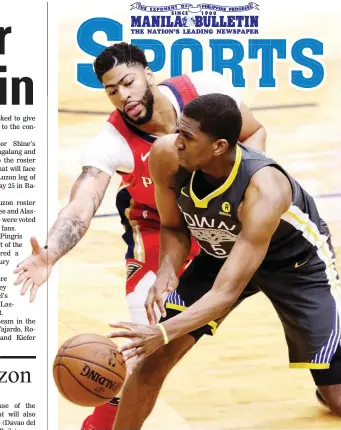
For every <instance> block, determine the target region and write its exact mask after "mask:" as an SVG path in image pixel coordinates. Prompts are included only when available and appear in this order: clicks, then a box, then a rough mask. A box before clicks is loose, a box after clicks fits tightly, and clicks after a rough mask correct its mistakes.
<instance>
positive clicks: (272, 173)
mask: <svg viewBox="0 0 341 430" xmlns="http://www.w3.org/2000/svg"><path fill="white" fill-rule="evenodd" d="M278 167H279V166H276V165H269V166H264V167H263V168H262V169H260V170H258V171H257V172H256V173H255V174H254V175H253V176H252V177H251V180H250V183H249V186H248V192H249V193H250V192H251V193H256V194H257V195H258V196H259V197H264V198H265V199H266V200H267V201H268V202H269V203H272V204H277V205H280V206H281V205H282V204H283V203H284V204H286V205H287V204H288V203H290V202H291V199H292V189H291V185H290V180H289V178H288V177H287V176H286V174H285V173H284V172H283V171H282V170H281V169H280V168H278Z"/></svg>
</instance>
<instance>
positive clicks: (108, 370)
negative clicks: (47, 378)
mask: <svg viewBox="0 0 341 430" xmlns="http://www.w3.org/2000/svg"><path fill="white" fill-rule="evenodd" d="M125 376H126V365H125V362H124V360H123V357H122V354H120V353H118V352H117V345H115V344H114V342H112V341H111V340H110V339H108V338H107V337H105V336H100V335H98V334H80V335H77V336H74V337H72V338H71V339H69V340H67V341H66V342H65V343H63V345H62V346H61V347H60V348H59V350H58V353H57V356H56V358H55V360H54V363H53V377H54V380H55V383H56V385H57V388H58V390H59V392H60V394H61V395H62V396H64V397H65V398H66V399H67V400H70V402H72V403H75V404H76V405H79V406H97V405H101V404H104V403H106V402H107V401H108V400H110V399H112V398H113V397H115V395H116V394H117V393H118V392H119V391H120V390H121V388H122V385H123V382H124V379H125Z"/></svg>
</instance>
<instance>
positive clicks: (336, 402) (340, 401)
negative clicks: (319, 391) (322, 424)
mask: <svg viewBox="0 0 341 430" xmlns="http://www.w3.org/2000/svg"><path fill="white" fill-rule="evenodd" d="M328 407H329V410H330V412H331V413H332V414H334V415H336V416H337V417H341V396H339V397H337V398H335V399H334V398H333V399H331V400H329V402H328Z"/></svg>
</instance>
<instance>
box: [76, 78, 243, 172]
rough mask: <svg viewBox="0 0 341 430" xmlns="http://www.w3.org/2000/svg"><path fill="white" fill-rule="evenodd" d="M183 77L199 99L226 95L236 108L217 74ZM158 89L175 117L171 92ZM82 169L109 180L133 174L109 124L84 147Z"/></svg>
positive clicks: (129, 154) (131, 161)
mask: <svg viewBox="0 0 341 430" xmlns="http://www.w3.org/2000/svg"><path fill="white" fill-rule="evenodd" d="M187 76H188V77H189V78H190V80H191V82H192V84H193V85H194V87H195V89H196V91H197V93H198V94H199V95H200V96H202V95H205V94H211V93H220V94H226V95H228V96H230V97H232V98H233V99H234V100H235V101H236V103H237V104H238V107H240V100H239V97H238V94H237V92H236V90H235V88H234V87H233V86H232V84H231V83H230V82H229V81H228V80H227V79H226V78H225V77H223V76H222V75H221V74H220V73H217V72H194V73H191V74H188V75H187ZM158 88H159V89H160V91H161V92H162V94H163V95H165V96H166V97H167V98H168V99H169V101H170V102H171V103H172V105H173V106H174V109H175V111H176V113H177V115H178V117H179V116H180V106H179V103H178V101H177V99H176V97H175V95H174V94H173V92H172V91H171V89H170V88H168V87H166V86H165V85H159V86H158ZM83 166H91V167H96V168H97V169H100V170H102V171H103V172H105V173H107V174H108V175H110V176H112V175H113V174H114V173H115V172H116V170H119V171H121V172H124V173H131V172H132V171H133V170H134V156H133V153H132V151H131V149H130V147H129V145H128V142H127V141H126V139H125V138H124V137H123V136H122V135H121V134H120V133H119V132H118V131H117V130H116V128H115V127H114V126H113V125H112V124H110V123H109V122H106V123H105V125H104V127H103V128H102V130H101V131H100V132H99V133H98V134H97V136H95V137H94V138H93V139H91V141H90V142H89V143H88V145H87V147H86V150H85V153H84V157H83Z"/></svg>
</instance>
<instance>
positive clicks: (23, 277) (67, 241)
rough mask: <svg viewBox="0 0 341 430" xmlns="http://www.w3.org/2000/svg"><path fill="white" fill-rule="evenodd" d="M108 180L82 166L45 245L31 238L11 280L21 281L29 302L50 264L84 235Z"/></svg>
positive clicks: (22, 289)
mask: <svg viewBox="0 0 341 430" xmlns="http://www.w3.org/2000/svg"><path fill="white" fill-rule="evenodd" d="M109 182H110V176H109V175H108V174H107V173H105V172H102V171H101V170H99V169H97V168H95V167H83V172H82V174H81V175H80V176H79V177H78V179H77V180H76V182H75V183H74V185H73V187H72V190H71V196H70V202H69V204H68V205H67V206H66V207H65V208H64V209H63V210H62V211H61V212H60V213H59V216H58V218H57V220H56V222H55V223H54V225H53V227H52V229H51V230H50V232H49V234H48V238H47V240H46V246H45V247H41V246H40V245H39V243H38V241H37V239H36V238H31V247H32V255H31V256H29V257H28V258H26V259H25V260H24V261H23V262H21V263H20V264H18V266H17V268H16V269H15V271H14V273H16V274H18V277H17V279H16V281H15V282H14V284H15V285H22V288H21V294H22V295H24V294H25V293H26V292H27V291H28V290H29V289H30V301H31V302H32V301H33V300H34V299H35V296H36V294H37V291H38V288H39V287H40V286H41V285H42V284H44V282H45V281H46V280H47V279H48V277H49V276H50V273H51V270H52V267H53V265H54V264H55V263H56V262H57V261H58V260H59V259H60V258H61V257H62V256H63V255H65V254H66V253H68V252H69V251H70V250H71V249H72V248H73V247H74V246H75V245H76V244H77V243H78V242H79V241H80V239H81V238H82V237H83V236H84V234H85V232H86V231H87V229H88V228H89V225H90V222H91V220H92V218H93V216H94V215H95V213H96V211H97V209H98V208H99V206H100V204H101V202H102V199H103V196H104V194H105V191H106V189H107V187H108V185H109Z"/></svg>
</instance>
